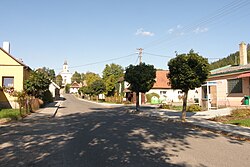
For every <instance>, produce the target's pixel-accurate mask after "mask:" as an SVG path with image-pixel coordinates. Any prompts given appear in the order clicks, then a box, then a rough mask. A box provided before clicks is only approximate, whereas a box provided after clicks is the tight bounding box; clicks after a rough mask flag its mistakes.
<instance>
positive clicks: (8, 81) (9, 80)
mask: <svg viewBox="0 0 250 167" xmlns="http://www.w3.org/2000/svg"><path fill="white" fill-rule="evenodd" d="M2 87H3V88H14V77H2Z"/></svg>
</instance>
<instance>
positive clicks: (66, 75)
mask: <svg viewBox="0 0 250 167" xmlns="http://www.w3.org/2000/svg"><path fill="white" fill-rule="evenodd" d="M59 74H60V75H61V76H62V86H65V85H67V84H71V77H72V73H71V72H69V66H68V63H67V61H66V60H65V61H64V64H63V70H62V71H61V72H60V73H59Z"/></svg>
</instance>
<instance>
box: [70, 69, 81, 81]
mask: <svg viewBox="0 0 250 167" xmlns="http://www.w3.org/2000/svg"><path fill="white" fill-rule="evenodd" d="M75 81H76V82H77V83H80V82H81V81H82V75H81V74H80V73H78V72H76V71H75V73H74V74H73V75H72V77H71V83H73V82H75Z"/></svg>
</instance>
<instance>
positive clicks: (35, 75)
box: [24, 69, 51, 101]
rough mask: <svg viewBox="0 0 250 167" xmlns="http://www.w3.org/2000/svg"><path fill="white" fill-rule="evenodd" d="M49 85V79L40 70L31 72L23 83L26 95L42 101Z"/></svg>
mask: <svg viewBox="0 0 250 167" xmlns="http://www.w3.org/2000/svg"><path fill="white" fill-rule="evenodd" d="M50 83H51V78H50V77H49V75H48V74H47V73H46V72H45V71H44V70H41V69H37V70H36V71H33V72H32V73H31V74H30V76H29V78H28V80H26V81H25V83H24V89H25V91H26V92H27V94H28V95H31V96H34V97H36V98H41V99H43V100H45V101H46V99H44V97H45V95H47V91H49V85H50Z"/></svg>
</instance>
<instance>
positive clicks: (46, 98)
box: [42, 90, 53, 104]
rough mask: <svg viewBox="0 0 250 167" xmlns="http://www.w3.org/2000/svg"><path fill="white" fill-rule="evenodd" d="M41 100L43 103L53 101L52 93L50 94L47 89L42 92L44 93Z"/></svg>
mask: <svg viewBox="0 0 250 167" xmlns="http://www.w3.org/2000/svg"><path fill="white" fill-rule="evenodd" d="M42 101H43V102H44V103H45V104H48V103H51V102H53V96H52V94H51V92H50V91H49V90H47V91H46V92H44V94H43V96H42Z"/></svg>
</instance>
